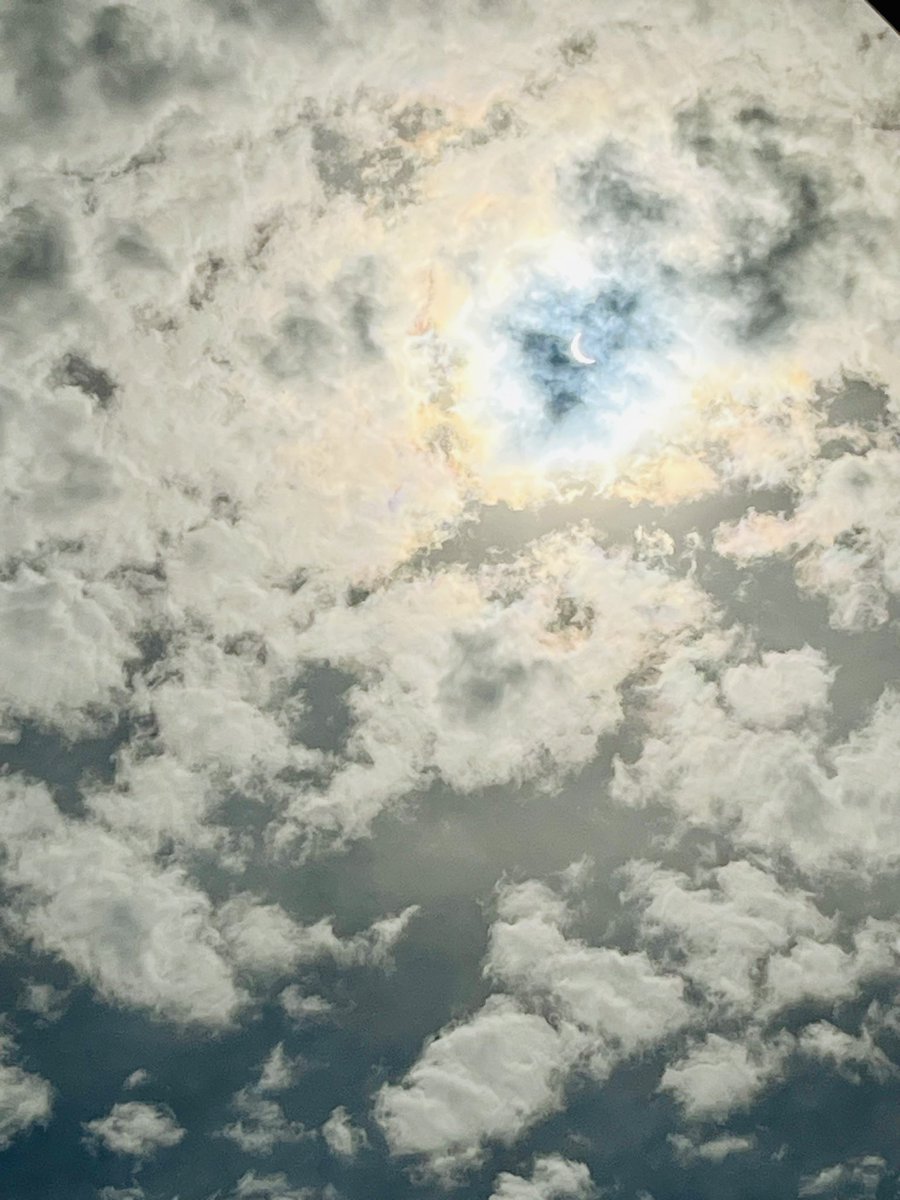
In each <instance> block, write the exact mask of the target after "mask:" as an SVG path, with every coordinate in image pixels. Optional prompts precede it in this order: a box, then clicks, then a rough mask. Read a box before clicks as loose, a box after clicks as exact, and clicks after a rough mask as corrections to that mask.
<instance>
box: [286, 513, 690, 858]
mask: <svg viewBox="0 0 900 1200" xmlns="http://www.w3.org/2000/svg"><path fill="white" fill-rule="evenodd" d="M709 612H710V608H709V603H708V600H707V599H706V598H705V597H703V595H702V594H701V593H700V591H699V590H698V589H696V588H695V587H694V586H693V585H692V584H691V583H690V582H685V581H678V580H673V579H672V578H671V577H670V576H669V575H667V574H666V573H665V572H664V571H662V570H659V569H656V568H651V567H649V566H647V565H646V564H644V563H641V562H637V561H635V560H634V559H633V558H632V557H631V556H630V555H629V554H626V553H610V552H607V551H605V550H603V549H602V548H601V547H600V546H599V545H598V544H597V543H596V541H595V540H594V539H592V538H591V537H589V536H588V535H587V534H586V533H585V532H584V531H581V530H576V531H574V532H571V533H569V534H557V535H552V536H548V537H546V538H544V539H541V540H540V541H538V542H536V543H534V544H533V545H532V547H531V548H530V549H529V551H528V552H527V553H525V554H523V555H522V556H521V557H519V558H518V559H516V560H514V561H513V562H512V563H509V564H497V565H491V566H489V565H482V566H480V567H479V568H477V569H475V570H465V569H462V568H459V567H448V568H445V569H444V570H442V571H440V572H435V573H433V574H430V575H423V576H416V577H415V578H413V579H410V580H403V579H399V580H397V581H396V582H394V583H392V585H391V586H390V587H388V588H385V589H382V590H380V591H378V592H376V593H375V594H373V595H372V596H370V597H369V598H368V599H367V601H366V603H365V604H363V605H358V606H355V607H350V608H347V607H338V606H335V607H332V608H330V609H329V610H328V611H327V612H324V613H322V614H321V615H320V616H319V619H318V620H317V621H316V624H315V627H314V628H311V629H310V631H309V633H308V634H307V635H306V638H305V640H304V642H301V649H306V648H307V647H306V643H307V642H308V652H309V653H312V652H313V651H314V650H315V652H316V653H318V654H322V653H324V652H325V648H327V653H328V656H329V659H330V661H332V662H333V663H335V664H336V665H338V666H340V667H341V668H342V669H344V670H347V671H349V672H352V673H353V674H355V675H359V676H362V677H364V679H365V685H364V686H359V687H356V688H354V689H353V691H352V692H351V694H350V703H351V707H352V712H353V715H354V718H355V727H354V732H353V735H352V738H351V741H350V745H349V747H348V755H349V758H350V761H349V763H348V764H347V765H346V766H345V767H344V768H343V769H342V770H340V771H339V772H338V773H337V774H336V775H335V776H334V778H333V779H332V781H331V783H330V784H329V787H328V789H327V792H326V793H325V794H322V793H320V792H318V791H316V792H309V793H307V794H305V795H301V796H300V797H299V798H297V799H296V800H295V801H294V802H293V803H292V804H291V805H290V807H289V809H288V814H287V820H286V822H285V824H284V825H283V827H282V828H281V829H280V830H279V831H278V832H277V833H276V834H275V835H274V838H275V844H276V845H278V846H282V847H283V846H286V845H289V844H290V843H291V841H292V840H293V839H294V838H295V837H300V836H301V835H304V836H306V837H307V838H312V839H313V840H314V841H315V838H316V837H317V836H334V835H339V836H340V835H344V836H360V835H361V834H364V833H365V832H366V830H368V828H369V827H370V825H371V822H372V820H373V819H374V817H375V815H377V813H378V812H379V811H380V810H381V809H382V808H383V807H384V806H386V805H388V804H389V803H391V802H393V801H394V800H396V799H398V798H399V797H401V796H403V795H404V794H405V793H406V792H408V791H409V790H410V789H411V788H412V787H413V786H415V784H416V781H417V780H421V779H422V778H427V777H428V776H430V775H431V774H432V773H434V772H437V773H439V774H440V775H441V776H442V777H443V778H444V779H445V780H446V781H447V782H448V783H450V784H451V785H452V786H453V787H455V788H458V789H461V790H470V789H473V788H476V787H482V786H487V785H489V784H500V783H506V782H510V781H515V780H519V779H523V778H528V777H531V776H535V775H537V776H550V777H556V776H559V775H560V774H561V773H564V772H566V771H568V770H570V769H572V768H574V767H577V766H579V765H582V764H584V763H586V762H587V761H588V760H589V759H590V758H591V757H592V756H593V754H594V751H595V747H596V743H597V739H598V738H599V737H600V735H601V734H602V733H605V732H608V731H609V730H611V729H612V728H614V727H615V726H616V725H617V724H618V722H619V720H620V719H621V716H622V707H621V697H620V695H619V693H618V688H619V685H620V684H621V683H622V681H623V680H624V679H625V678H626V676H627V675H628V674H629V673H630V672H632V671H634V670H635V669H636V668H637V667H638V665H639V664H640V663H641V662H642V661H643V660H644V659H645V657H646V656H648V655H650V654H656V653H659V652H660V650H661V648H662V647H665V646H666V645H667V644H669V643H670V642H671V641H673V640H676V639H677V638H678V637H679V636H680V635H681V634H682V633H683V632H684V631H686V630H687V629H689V628H690V627H691V626H692V625H694V624H696V623H702V622H705V621H706V620H707V619H708V617H709Z"/></svg>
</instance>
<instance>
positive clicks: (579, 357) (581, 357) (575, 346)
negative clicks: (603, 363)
mask: <svg viewBox="0 0 900 1200" xmlns="http://www.w3.org/2000/svg"><path fill="white" fill-rule="evenodd" d="M569 353H570V354H571V355H572V357H573V358H574V359H575V361H576V362H577V363H581V365H582V366H584V367H589V366H590V365H591V364H592V363H595V362H596V361H597V360H596V358H591V357H589V355H587V354H585V352H584V351H583V350H582V348H581V331H580V330H579V332H578V333H576V334H575V336H574V337H573V338H572V341H571V342H570V343H569Z"/></svg>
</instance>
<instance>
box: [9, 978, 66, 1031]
mask: <svg viewBox="0 0 900 1200" xmlns="http://www.w3.org/2000/svg"><path fill="white" fill-rule="evenodd" d="M70 995H71V990H70V989H69V988H58V987H56V986H55V985H54V984H52V983H35V982H30V983H27V984H26V985H25V987H24V989H23V991H22V994H21V995H20V996H19V1007H20V1008H23V1009H25V1011H26V1012H33V1013H36V1014H37V1015H38V1016H40V1017H41V1019H42V1020H43V1021H46V1022H48V1023H49V1022H53V1021H58V1020H59V1019H60V1017H61V1016H62V1015H63V1014H64V1012H65V1011H66V1007H67V1006H68V1002H69V996H70Z"/></svg>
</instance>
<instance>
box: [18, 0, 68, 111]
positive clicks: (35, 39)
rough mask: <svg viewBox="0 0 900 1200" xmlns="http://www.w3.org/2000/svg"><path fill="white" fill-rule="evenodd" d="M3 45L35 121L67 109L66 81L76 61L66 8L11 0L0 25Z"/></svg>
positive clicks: (37, 2) (31, 1) (21, 94)
mask: <svg viewBox="0 0 900 1200" xmlns="http://www.w3.org/2000/svg"><path fill="white" fill-rule="evenodd" d="M0 37H2V44H3V46H4V48H5V50H6V53H7V55H8V56H9V62H10V64H11V68H12V70H13V71H14V73H15V80H16V92H17V94H18V95H19V96H21V97H22V98H23V99H24V101H25V103H26V104H27V106H28V109H29V110H30V112H31V114H33V116H34V117H36V118H37V119H38V120H42V121H47V120H53V119H56V118H58V117H60V116H62V115H63V114H64V113H65V111H66V108H67V84H68V81H69V79H70V78H71V76H72V75H73V74H74V73H75V71H76V69H77V65H78V61H79V57H80V56H79V53H78V48H77V46H76V44H75V41H74V38H73V37H72V35H71V33H70V31H69V29H68V20H67V15H66V10H65V9H64V8H63V6H61V5H57V4H47V3H42V2H41V0H13V2H12V3H10V4H9V5H8V6H7V7H6V11H5V13H4V16H3V21H2V25H0Z"/></svg>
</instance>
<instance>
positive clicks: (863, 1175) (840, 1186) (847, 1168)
mask: <svg viewBox="0 0 900 1200" xmlns="http://www.w3.org/2000/svg"><path fill="white" fill-rule="evenodd" d="M886 1170H887V1163H886V1162H885V1161H884V1159H883V1158H880V1157H879V1156H878V1155H875V1154H870V1155H866V1156H864V1157H863V1158H852V1159H849V1160H848V1161H847V1162H843V1163H836V1164H835V1165H834V1166H832V1167H824V1168H823V1169H822V1170H821V1171H819V1172H818V1173H817V1174H816V1175H805V1176H803V1178H802V1179H801V1180H800V1188H799V1191H798V1193H797V1194H798V1196H800V1197H801V1198H803V1197H806V1196H833V1197H835V1198H836V1200H873V1198H874V1196H875V1193H876V1192H877V1190H878V1185H879V1183H880V1182H881V1180H882V1178H883V1176H884V1174H885V1172H886Z"/></svg>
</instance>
